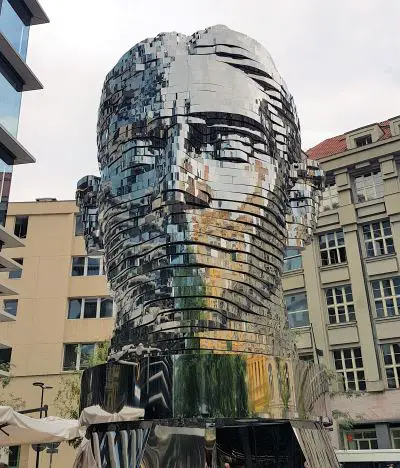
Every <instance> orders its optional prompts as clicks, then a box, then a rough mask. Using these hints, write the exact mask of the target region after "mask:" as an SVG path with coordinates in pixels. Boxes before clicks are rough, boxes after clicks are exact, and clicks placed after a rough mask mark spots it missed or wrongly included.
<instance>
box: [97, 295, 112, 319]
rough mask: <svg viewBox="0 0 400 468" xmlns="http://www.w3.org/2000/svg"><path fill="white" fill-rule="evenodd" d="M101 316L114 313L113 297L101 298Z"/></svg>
mask: <svg viewBox="0 0 400 468" xmlns="http://www.w3.org/2000/svg"><path fill="white" fill-rule="evenodd" d="M100 300H101V303H100V318H108V317H112V316H113V315H114V310H113V301H112V300H111V299H107V298H102V299H100Z"/></svg>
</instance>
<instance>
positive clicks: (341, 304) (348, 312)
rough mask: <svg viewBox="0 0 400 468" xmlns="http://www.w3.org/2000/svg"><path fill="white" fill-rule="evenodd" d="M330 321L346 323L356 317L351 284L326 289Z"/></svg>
mask: <svg viewBox="0 0 400 468" xmlns="http://www.w3.org/2000/svg"><path fill="white" fill-rule="evenodd" d="M325 296H326V305H327V308H328V317H329V323H331V324H335V323H346V322H352V321H355V319H356V314H355V310H354V301H353V292H352V290H351V285H350V284H347V285H345V286H336V287H335V288H328V289H325Z"/></svg>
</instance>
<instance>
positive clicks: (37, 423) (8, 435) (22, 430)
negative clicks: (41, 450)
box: [0, 406, 79, 447]
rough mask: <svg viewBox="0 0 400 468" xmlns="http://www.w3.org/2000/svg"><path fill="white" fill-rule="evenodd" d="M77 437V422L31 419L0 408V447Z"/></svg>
mask: <svg viewBox="0 0 400 468" xmlns="http://www.w3.org/2000/svg"><path fill="white" fill-rule="evenodd" d="M76 437H79V421H78V420H76V419H72V420H70V419H62V418H58V417H56V416H49V417H47V418H43V419H36V418H31V417H30V416H25V415H24V414H21V413H18V412H17V411H14V410H13V409H12V408H10V407H9V406H0V447H4V446H9V445H23V444H47V443H51V442H62V441H65V440H72V439H75V438H76Z"/></svg>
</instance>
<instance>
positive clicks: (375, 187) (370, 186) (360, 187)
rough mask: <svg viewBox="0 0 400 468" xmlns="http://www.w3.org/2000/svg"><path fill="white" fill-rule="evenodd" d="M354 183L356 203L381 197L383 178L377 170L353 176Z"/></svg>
mask: <svg viewBox="0 0 400 468" xmlns="http://www.w3.org/2000/svg"><path fill="white" fill-rule="evenodd" d="M354 184H355V192H356V202H357V203H361V202H364V201H368V200H375V199H376V198H382V197H383V194H384V190H383V179H382V174H381V171H379V170H377V171H373V172H370V173H368V174H362V175H359V176H356V177H354Z"/></svg>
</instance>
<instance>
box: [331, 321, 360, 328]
mask: <svg viewBox="0 0 400 468" xmlns="http://www.w3.org/2000/svg"><path fill="white" fill-rule="evenodd" d="M326 326H327V327H328V329H329V330H330V329H332V328H342V327H354V326H357V320H352V321H351V322H343V323H327V324H326Z"/></svg>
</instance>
